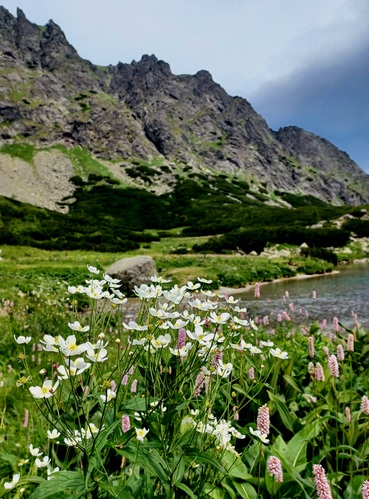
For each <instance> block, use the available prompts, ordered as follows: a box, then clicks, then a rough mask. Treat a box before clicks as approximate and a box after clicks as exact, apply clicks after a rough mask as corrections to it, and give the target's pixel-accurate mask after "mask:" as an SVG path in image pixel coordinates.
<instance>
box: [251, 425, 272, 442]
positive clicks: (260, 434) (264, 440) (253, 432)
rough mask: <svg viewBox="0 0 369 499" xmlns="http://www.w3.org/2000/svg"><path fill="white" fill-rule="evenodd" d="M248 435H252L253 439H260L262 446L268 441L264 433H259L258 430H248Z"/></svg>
mask: <svg viewBox="0 0 369 499" xmlns="http://www.w3.org/2000/svg"><path fill="white" fill-rule="evenodd" d="M249 430H250V433H251V434H252V435H254V436H255V437H258V438H260V440H261V441H262V442H263V444H268V443H269V439H268V438H267V437H268V435H265V434H264V433H261V432H260V431H259V430H253V429H252V428H249Z"/></svg>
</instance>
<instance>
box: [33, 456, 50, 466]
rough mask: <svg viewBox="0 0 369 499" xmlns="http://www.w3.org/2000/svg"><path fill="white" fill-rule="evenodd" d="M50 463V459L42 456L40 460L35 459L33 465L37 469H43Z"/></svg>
mask: <svg viewBox="0 0 369 499" xmlns="http://www.w3.org/2000/svg"><path fill="white" fill-rule="evenodd" d="M50 461H51V458H50V457H49V456H44V457H43V458H42V460H41V459H39V458H36V459H35V465H36V466H37V468H45V467H46V466H47V465H48V464H50Z"/></svg>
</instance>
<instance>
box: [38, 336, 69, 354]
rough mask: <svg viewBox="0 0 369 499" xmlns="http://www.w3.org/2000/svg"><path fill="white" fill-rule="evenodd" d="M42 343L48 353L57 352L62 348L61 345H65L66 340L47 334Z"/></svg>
mask: <svg viewBox="0 0 369 499" xmlns="http://www.w3.org/2000/svg"><path fill="white" fill-rule="evenodd" d="M40 343H43V344H44V345H45V346H43V347H42V348H43V349H44V350H45V351H46V352H57V351H58V348H60V346H61V345H64V343H65V340H64V338H63V337H62V336H60V335H58V336H55V337H54V336H51V335H50V334H45V335H44V339H43V340H40Z"/></svg>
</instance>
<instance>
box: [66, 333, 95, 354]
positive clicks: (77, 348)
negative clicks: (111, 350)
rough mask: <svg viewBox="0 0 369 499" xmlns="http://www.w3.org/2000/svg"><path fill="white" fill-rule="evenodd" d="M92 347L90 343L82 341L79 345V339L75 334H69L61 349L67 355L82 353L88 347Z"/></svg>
mask: <svg viewBox="0 0 369 499" xmlns="http://www.w3.org/2000/svg"><path fill="white" fill-rule="evenodd" d="M90 347H91V344H90V343H88V342H87V343H81V344H80V345H77V339H76V337H75V335H74V334H72V335H70V336H68V338H67V339H66V340H65V341H64V343H63V344H62V345H60V351H61V352H62V353H63V354H64V355H65V356H66V357H69V356H72V355H81V353H83V352H85V351H86V350H87V349H89V348H90Z"/></svg>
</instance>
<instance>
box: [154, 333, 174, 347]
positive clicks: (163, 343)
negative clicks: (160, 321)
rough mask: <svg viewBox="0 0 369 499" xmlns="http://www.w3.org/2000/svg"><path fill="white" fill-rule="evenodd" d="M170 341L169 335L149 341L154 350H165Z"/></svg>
mask: <svg viewBox="0 0 369 499" xmlns="http://www.w3.org/2000/svg"><path fill="white" fill-rule="evenodd" d="M171 341H172V338H171V336H170V334H165V335H160V336H158V337H157V338H153V339H152V340H151V344H152V346H153V347H154V348H165V347H167V346H168V345H169V343H170V342H171Z"/></svg>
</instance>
